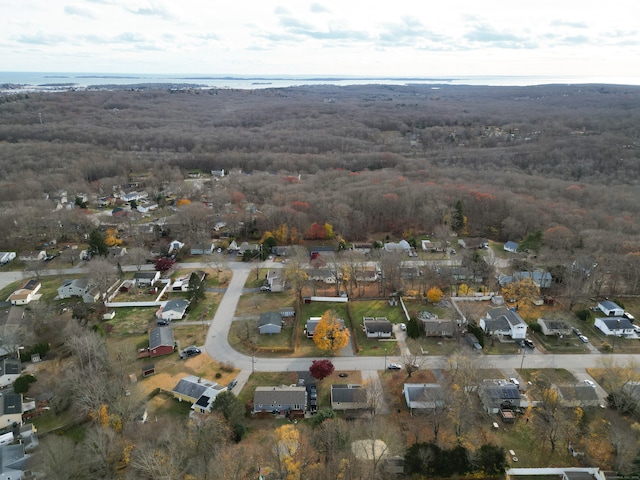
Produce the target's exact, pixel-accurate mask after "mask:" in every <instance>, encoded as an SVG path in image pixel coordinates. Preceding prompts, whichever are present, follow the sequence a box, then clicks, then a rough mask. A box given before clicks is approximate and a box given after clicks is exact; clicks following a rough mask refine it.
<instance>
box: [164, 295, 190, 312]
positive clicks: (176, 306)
mask: <svg viewBox="0 0 640 480" xmlns="http://www.w3.org/2000/svg"><path fill="white" fill-rule="evenodd" d="M188 306H189V300H185V299H184V298H178V299H176V300H169V301H168V302H167V303H165V305H164V307H163V308H162V311H163V312H169V311H174V312H181V313H184V312H185V311H186V310H187V307H188Z"/></svg>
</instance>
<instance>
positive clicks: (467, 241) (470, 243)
mask: <svg viewBox="0 0 640 480" xmlns="http://www.w3.org/2000/svg"><path fill="white" fill-rule="evenodd" d="M458 245H460V247H462V248H465V249H468V250H471V249H478V248H489V240H487V239H486V238H479V237H474V238H459V239H458Z"/></svg>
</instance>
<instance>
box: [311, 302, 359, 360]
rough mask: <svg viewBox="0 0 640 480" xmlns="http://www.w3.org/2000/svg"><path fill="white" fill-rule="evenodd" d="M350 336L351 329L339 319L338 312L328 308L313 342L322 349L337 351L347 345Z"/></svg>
mask: <svg viewBox="0 0 640 480" xmlns="http://www.w3.org/2000/svg"><path fill="white" fill-rule="evenodd" d="M349 336H350V334H349V330H347V329H346V328H345V326H344V324H343V322H340V321H339V319H338V317H337V316H336V313H335V312H334V311H333V310H327V311H326V312H324V315H322V318H320V321H319V322H318V325H317V326H316V329H315V331H314V332H313V342H314V343H315V344H316V346H317V347H318V348H319V349H320V350H325V351H329V352H336V351H338V350H340V349H343V348H344V347H346V346H347V344H348V343H349Z"/></svg>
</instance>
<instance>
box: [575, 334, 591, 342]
mask: <svg viewBox="0 0 640 480" xmlns="http://www.w3.org/2000/svg"><path fill="white" fill-rule="evenodd" d="M578 338H579V339H580V340H582V343H589V339H588V338H587V337H585V336H584V335H580V336H579V337H578Z"/></svg>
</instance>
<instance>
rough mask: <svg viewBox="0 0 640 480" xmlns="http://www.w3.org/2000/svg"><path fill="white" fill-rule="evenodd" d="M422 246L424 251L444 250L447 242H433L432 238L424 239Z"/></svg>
mask: <svg viewBox="0 0 640 480" xmlns="http://www.w3.org/2000/svg"><path fill="white" fill-rule="evenodd" d="M421 247H422V250H423V251H424V252H430V253H432V252H444V250H445V242H432V241H431V240H422V244H421Z"/></svg>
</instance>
